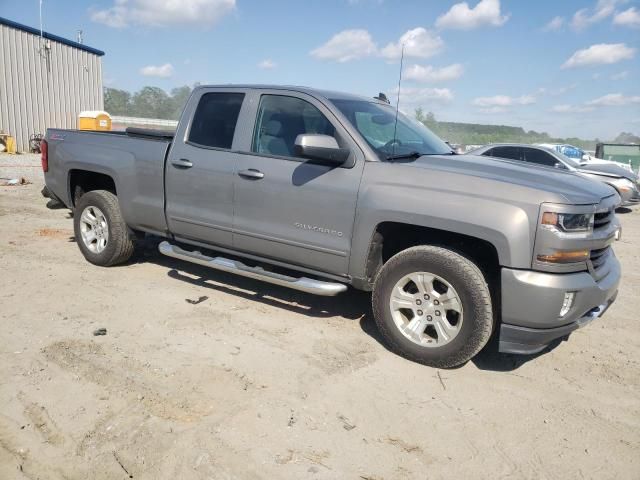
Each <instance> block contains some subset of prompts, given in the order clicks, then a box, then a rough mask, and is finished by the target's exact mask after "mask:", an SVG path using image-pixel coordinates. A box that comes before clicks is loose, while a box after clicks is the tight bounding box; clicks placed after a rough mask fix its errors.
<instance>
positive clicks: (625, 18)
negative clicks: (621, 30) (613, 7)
mask: <svg viewBox="0 0 640 480" xmlns="http://www.w3.org/2000/svg"><path fill="white" fill-rule="evenodd" d="M613 23H615V24H616V25H624V26H625V27H635V28H638V27H640V11H638V10H636V7H631V8H629V9H628V10H625V11H624V12H620V13H618V14H616V16H615V17H613Z"/></svg>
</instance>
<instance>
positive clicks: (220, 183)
mask: <svg viewBox="0 0 640 480" xmlns="http://www.w3.org/2000/svg"><path fill="white" fill-rule="evenodd" d="M244 97H245V94H244V93H243V92H241V91H233V89H231V90H230V91H228V92H227V91H220V90H216V91H206V90H203V93H202V94H201V95H200V97H199V98H197V97H196V98H193V99H192V101H190V102H189V105H188V106H187V109H185V112H184V114H183V121H181V122H180V129H179V130H178V132H177V133H176V136H175V140H174V144H173V146H172V148H171V151H170V152H169V158H168V159H167V165H166V178H165V182H166V184H165V185H166V186H165V192H166V202H167V204H166V215H167V224H168V225H169V230H170V231H171V232H172V233H173V234H174V235H175V236H176V237H178V238H182V239H186V240H195V241H198V242H202V243H208V244H211V245H219V246H223V247H231V246H232V233H231V230H232V228H233V175H234V171H235V167H236V162H237V158H238V156H239V155H238V154H237V153H233V152H232V151H231V149H232V148H233V142H234V137H235V130H236V124H237V122H238V117H239V116H240V112H241V107H242V104H243V100H244ZM188 118H192V119H193V120H192V121H191V122H189V121H186V119H188Z"/></svg>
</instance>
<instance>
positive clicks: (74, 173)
mask: <svg viewBox="0 0 640 480" xmlns="http://www.w3.org/2000/svg"><path fill="white" fill-rule="evenodd" d="M91 190H107V191H109V192H111V193H113V194H114V195H117V192H116V183H115V182H114V181H113V178H111V177H110V176H109V175H105V174H104V173H97V172H91V171H88V170H71V172H69V191H70V192H71V201H72V202H73V205H74V206H75V205H76V203H77V202H78V200H79V199H80V197H82V195H84V194H85V193H87V192H90V191H91Z"/></svg>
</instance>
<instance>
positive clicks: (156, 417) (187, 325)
mask: <svg viewBox="0 0 640 480" xmlns="http://www.w3.org/2000/svg"><path fill="white" fill-rule="evenodd" d="M0 176H2V175H0ZM40 188H41V182H38V181H35V182H34V184H32V185H27V186H20V187H0V268H1V270H0V325H1V327H2V328H0V478H2V479H14V478H16V479H22V478H29V479H36V478H38V479H58V478H64V479H87V478H92V479H93V478H95V479H118V478H123V479H124V478H134V479H135V478H140V479H154V480H160V479H176V478H181V479H187V478H189V479H191V478H195V479H205V478H211V479H214V478H215V479H291V478H309V479H364V480H382V479H385V480H389V479H405V478H407V479H409V478H411V479H414V478H416V479H417V478H429V479H438V478H491V479H496V478H531V479H546V478H549V479H551V478H557V479H567V478H597V479H608V478H611V479H626V478H629V479H632V478H636V479H637V478H640V368H639V367H640V365H639V363H640V328H638V326H639V325H638V310H639V307H640V300H639V299H638V291H639V287H640V273H639V272H640V256H639V252H638V241H637V239H638V238H639V236H640V210H636V211H633V212H630V213H626V214H624V215H621V220H622V223H623V228H624V230H623V238H622V240H621V241H620V242H618V243H617V244H616V247H615V249H616V253H617V255H618V256H619V257H620V259H621V261H622V264H623V268H624V278H623V282H622V286H621V291H620V295H619V297H618V301H617V302H616V303H615V305H614V306H613V307H612V308H611V309H610V310H609V311H608V312H607V314H606V315H605V316H604V317H603V318H602V319H599V320H597V321H596V322H594V323H592V324H591V325H589V326H588V327H586V328H584V329H582V330H579V331H577V332H576V333H574V334H573V335H572V336H571V338H570V340H569V341H568V342H563V343H561V344H560V345H558V346H557V347H556V348H554V349H552V350H551V351H548V352H545V353H544V354H543V355H540V356H537V357H534V358H531V357H517V356H509V355H499V354H497V353H495V351H493V350H491V349H489V350H488V351H485V352H483V353H481V354H480V356H479V357H478V358H476V359H475V360H474V361H472V362H469V363H468V364H466V365H465V366H463V367H461V368H458V369H455V370H435V369H431V368H427V367H424V366H421V365H417V364H414V363H411V362H409V361H407V360H404V359H402V358H399V357H398V356H396V355H394V354H393V353H391V352H389V351H388V350H386V349H385V348H384V346H383V345H382V344H381V343H380V341H379V338H378V336H377V335H376V333H375V330H374V327H373V322H372V319H371V313H370V308H369V298H368V296H367V295H365V294H362V293H358V292H355V291H349V292H347V293H345V294H342V295H340V296H338V297H336V298H329V299H326V298H319V297H314V296H311V295H306V294H302V293H295V292H292V291H290V290H287V289H284V288H278V287H274V286H269V285H266V284H263V283H259V282H255V281H250V280H247V279H241V278H238V277H234V276H231V275H226V274H222V273H217V272H213V271H209V270H207V269H205V268H201V267H198V266H193V265H190V264H186V263H182V262H179V261H174V260H172V259H169V258H165V257H162V256H160V255H159V254H158V253H156V251H155V249H154V248H153V244H151V245H148V246H147V248H146V249H144V251H142V252H141V253H140V254H138V255H137V257H136V258H135V260H134V261H132V262H130V263H129V264H127V265H125V266H121V267H114V268H98V267H94V266H92V265H90V264H89V263H87V262H86V261H85V260H84V259H83V257H82V255H81V254H80V252H79V250H78V248H77V246H76V244H75V242H74V239H73V231H72V221H71V219H70V217H69V213H68V212H67V211H66V210H55V211H52V210H48V209H46V208H45V201H44V199H43V198H42V197H41V196H40V193H39V190H40ZM198 299H202V301H201V302H200V303H197V304H192V303H189V302H187V301H186V300H198ZM98 328H106V329H107V334H106V335H105V336H94V335H93V332H94V330H96V329H98Z"/></svg>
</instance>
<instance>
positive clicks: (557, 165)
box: [553, 162, 566, 170]
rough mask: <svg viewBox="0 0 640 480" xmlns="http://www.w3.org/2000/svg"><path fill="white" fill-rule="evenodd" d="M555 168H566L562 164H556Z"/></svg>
mask: <svg viewBox="0 0 640 480" xmlns="http://www.w3.org/2000/svg"><path fill="white" fill-rule="evenodd" d="M553 166H554V167H555V168H559V169H560V170H562V169H564V168H566V167H565V166H564V165H563V164H562V163H561V162H556V163H555V164H554V165H553Z"/></svg>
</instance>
